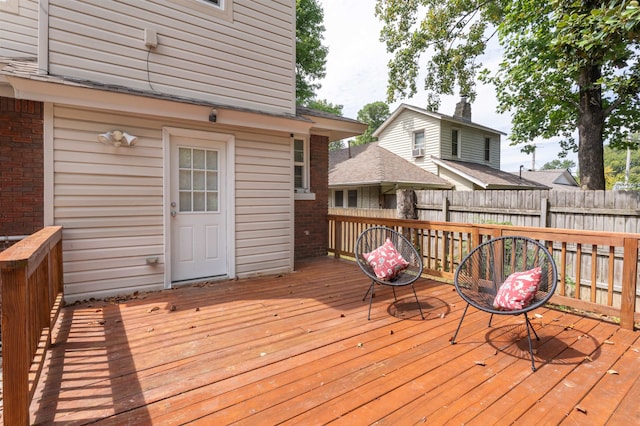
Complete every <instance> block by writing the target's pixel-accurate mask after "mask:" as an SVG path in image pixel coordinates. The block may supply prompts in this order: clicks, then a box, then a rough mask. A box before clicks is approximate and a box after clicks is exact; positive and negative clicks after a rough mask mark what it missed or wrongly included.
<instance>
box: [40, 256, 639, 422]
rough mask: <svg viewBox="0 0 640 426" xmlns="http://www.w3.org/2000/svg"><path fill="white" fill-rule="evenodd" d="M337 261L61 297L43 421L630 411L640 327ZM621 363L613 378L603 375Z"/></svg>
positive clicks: (404, 418) (518, 416)
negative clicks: (484, 301) (491, 310)
mask: <svg viewBox="0 0 640 426" xmlns="http://www.w3.org/2000/svg"><path fill="white" fill-rule="evenodd" d="M368 285H369V281H368V280H367V279H366V277H365V276H364V275H363V274H362V272H361V271H360V270H359V268H358V267H357V266H356V265H355V264H354V263H353V262H349V261H344V260H335V259H331V258H321V259H316V260H313V261H308V262H304V263H302V264H301V265H300V266H299V268H298V270H297V271H296V272H295V273H291V274H285V275H280V276H272V277H257V278H250V279H241V280H229V281H218V282H210V283H203V284H199V285H193V286H186V287H181V288H178V289H173V290H165V291H161V292H156V293H148V294H140V295H137V296H136V297H135V298H130V299H122V300H118V301H93V302H90V303H84V304H78V305H73V306H67V307H65V308H63V311H62V313H61V315H60V317H59V320H58V322H57V324H56V327H55V330H54V339H53V341H54V346H53V347H52V349H51V351H50V352H49V353H48V355H47V360H46V363H45V368H44V370H43V373H42V376H41V379H40V382H39V383H38V386H37V388H36V394H35V397H34V399H33V402H32V404H31V422H32V423H37V424H78V425H82V424H90V423H92V424H98V425H111V424H113V425H117V424H136V425H137V424H160V425H173V424H247V425H248V424H251V425H261V424H265V425H271V424H289V425H305V424H329V423H332V424H344V425H360V424H380V425H385V424H387V425H399V424H419V423H425V422H426V423H428V424H434V425H435V424H479V425H487V424H511V423H513V422H515V423H521V424H531V423H532V422H535V423H537V424H560V423H562V422H566V424H594V425H597V424H607V423H608V422H609V423H608V424H617V422H620V421H622V419H624V421H625V422H627V419H629V420H632V419H636V420H638V416H639V415H640V410H639V409H638V404H637V399H638V396H639V395H640V341H639V340H638V338H639V337H640V334H639V333H637V332H629V331H626V330H621V329H620V328H619V327H618V326H617V325H616V324H611V323H607V322H603V321H601V320H599V319H595V318H589V317H584V316H579V315H576V314H572V313H567V312H561V311H557V310H553V309H547V308H541V309H538V310H536V311H535V312H534V313H533V316H532V317H531V318H532V323H533V326H534V327H535V329H536V331H537V332H538V334H539V336H540V339H541V340H540V342H537V341H534V347H535V348H536V355H535V361H536V367H537V371H536V372H532V370H531V361H530V359H529V353H528V347H527V340H526V336H525V334H524V333H525V327H524V319H523V317H522V316H519V317H513V316H509V315H499V316H495V317H494V319H493V322H492V326H491V327H490V328H489V327H487V325H488V318H489V316H488V315H487V314H485V313H483V312H479V311H476V310H474V309H473V308H470V309H469V311H468V313H467V316H466V317H465V320H464V322H463V324H462V328H461V329H460V332H459V334H458V337H457V339H456V344H455V345H451V344H450V341H449V339H450V338H451V336H452V335H453V333H454V331H455V329H456V327H457V326H458V323H459V321H460V317H461V315H462V312H463V309H464V307H465V303H464V302H463V301H462V299H461V298H460V297H459V296H458V295H457V293H456V292H455V290H454V288H453V286H452V285H450V284H446V283H442V282H438V281H434V280H429V279H420V280H419V281H418V282H417V291H418V297H419V299H420V303H421V305H422V307H423V310H424V312H425V317H426V318H425V319H424V320H422V319H421V318H420V315H419V312H418V309H417V305H416V303H415V299H414V297H413V293H412V292H411V290H410V289H402V288H401V289H398V300H397V301H394V299H393V293H392V292H391V290H390V289H388V288H381V287H378V288H377V289H376V297H375V298H374V299H373V305H372V310H371V320H369V321H368V320H367V311H368V299H367V300H365V301H363V300H362V298H363V296H364V295H365V293H366V290H367V287H368ZM610 370H615V371H616V372H617V374H611V371H610Z"/></svg>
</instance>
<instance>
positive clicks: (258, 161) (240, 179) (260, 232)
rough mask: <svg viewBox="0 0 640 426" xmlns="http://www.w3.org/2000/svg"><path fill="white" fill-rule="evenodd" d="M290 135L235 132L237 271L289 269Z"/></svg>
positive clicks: (252, 272)
mask: <svg viewBox="0 0 640 426" xmlns="http://www.w3.org/2000/svg"><path fill="white" fill-rule="evenodd" d="M292 179H293V176H292V168H291V138H290V137H289V135H285V136H276V135H273V136H268V135H258V134H252V133H246V134H245V133H242V134H236V273H237V275H238V276H240V277H244V276H251V275H258V274H269V273H277V272H283V271H290V270H292V269H293V265H292V263H291V262H292V259H293V252H292V249H293V246H292V241H293V233H292V232H293V209H294V201H293V190H292V188H293V185H292Z"/></svg>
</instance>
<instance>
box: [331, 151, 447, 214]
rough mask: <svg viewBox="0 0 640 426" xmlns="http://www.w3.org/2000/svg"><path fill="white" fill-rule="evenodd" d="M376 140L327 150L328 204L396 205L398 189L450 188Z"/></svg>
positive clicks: (373, 206) (358, 205)
mask: <svg viewBox="0 0 640 426" xmlns="http://www.w3.org/2000/svg"><path fill="white" fill-rule="evenodd" d="M451 188H452V185H451V184H450V183H449V182H447V181H446V180H444V179H442V178H440V177H438V176H436V175H434V174H433V173H430V172H427V171H426V170H423V169H421V168H420V167H418V166H416V165H415V164H412V163H410V162H409V161H407V160H405V159H403V158H400V157H399V156H397V155H395V154H393V153H392V152H390V151H388V150H386V149H384V148H381V147H380V146H379V144H378V142H371V143H368V144H365V145H358V146H352V147H349V148H344V149H340V150H336V151H330V152H329V207H345V208H349V207H357V208H374V209H378V208H387V209H389V208H396V191H397V190H398V189H415V190H418V189H451Z"/></svg>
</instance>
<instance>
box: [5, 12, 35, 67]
mask: <svg viewBox="0 0 640 426" xmlns="http://www.w3.org/2000/svg"><path fill="white" fill-rule="evenodd" d="M18 4H19V6H20V7H19V8H18V7H15V6H17V5H18ZM16 11H17V12H16ZM37 51H38V1H35V0H20V1H18V0H9V1H7V0H5V1H4V2H2V1H0V56H6V57H32V58H35V57H36V54H37Z"/></svg>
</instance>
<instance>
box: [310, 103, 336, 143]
mask: <svg viewBox="0 0 640 426" xmlns="http://www.w3.org/2000/svg"><path fill="white" fill-rule="evenodd" d="M307 107H308V108H312V109H317V110H319V111H324V112H328V113H329V114H334V115H340V116H342V107H343V106H342V105H338V104H332V103H331V102H329V101H328V100H326V99H312V100H310V101H308V102H307ZM337 149H342V141H333V142H329V151H335V150H337Z"/></svg>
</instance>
